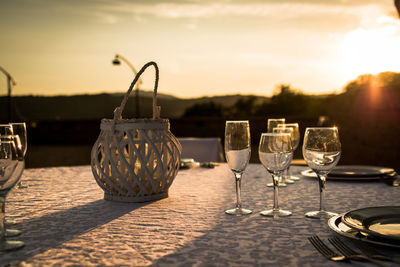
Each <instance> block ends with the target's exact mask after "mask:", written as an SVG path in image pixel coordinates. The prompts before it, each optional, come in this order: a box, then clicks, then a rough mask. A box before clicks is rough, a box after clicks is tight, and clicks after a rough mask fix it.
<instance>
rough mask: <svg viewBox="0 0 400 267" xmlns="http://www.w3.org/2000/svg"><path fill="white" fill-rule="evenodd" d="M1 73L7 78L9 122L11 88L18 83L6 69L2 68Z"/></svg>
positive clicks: (9, 115)
mask: <svg viewBox="0 0 400 267" xmlns="http://www.w3.org/2000/svg"><path fill="white" fill-rule="evenodd" d="M0 71H1V72H3V73H4V75H6V77H7V92H8V94H7V106H8V121H9V122H10V121H11V88H12V86H13V85H16V84H17V82H16V81H15V80H14V78H13V77H12V76H11V75H10V73H8V72H7V71H6V70H5V69H4V68H2V67H1V66H0Z"/></svg>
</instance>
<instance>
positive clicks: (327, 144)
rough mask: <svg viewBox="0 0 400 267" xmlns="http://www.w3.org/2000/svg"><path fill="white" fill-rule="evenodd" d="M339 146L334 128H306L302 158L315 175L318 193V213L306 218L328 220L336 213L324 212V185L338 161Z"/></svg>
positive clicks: (309, 214)
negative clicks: (317, 182)
mask: <svg viewBox="0 0 400 267" xmlns="http://www.w3.org/2000/svg"><path fill="white" fill-rule="evenodd" d="M340 153H341V144H340V140H339V132H338V129H337V128H336V127H316V128H307V129H306V132H305V135H304V143H303V157H304V159H305V161H306V162H307V164H308V166H309V167H310V168H311V169H312V170H313V171H314V172H315V173H316V174H317V176H318V181H319V192H320V207H319V210H318V211H310V212H307V213H306V214H305V216H306V217H308V218H314V219H328V218H331V217H333V216H335V215H337V214H336V213H333V212H329V211H326V210H325V184H326V177H327V175H328V173H329V172H330V171H331V170H332V169H333V168H334V167H335V166H336V164H337V163H338V161H339V159H340Z"/></svg>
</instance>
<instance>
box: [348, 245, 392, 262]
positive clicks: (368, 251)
mask: <svg viewBox="0 0 400 267" xmlns="http://www.w3.org/2000/svg"><path fill="white" fill-rule="evenodd" d="M353 243H354V244H355V245H356V246H357V247H358V248H359V249H360V250H361V251H362V252H363V253H364V254H365V255H367V256H368V257H370V258H373V259H377V260H386V261H392V262H397V263H399V264H400V259H396V258H394V257H389V256H386V255H383V254H382V253H380V252H378V251H377V250H375V249H374V248H373V247H371V246H369V245H367V244H365V243H364V242H362V241H358V240H354V241H353Z"/></svg>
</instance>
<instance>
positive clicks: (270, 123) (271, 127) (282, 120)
mask: <svg viewBox="0 0 400 267" xmlns="http://www.w3.org/2000/svg"><path fill="white" fill-rule="evenodd" d="M284 123H285V118H280V119H268V122H267V132H268V133H272V131H273V130H274V128H276V127H278V125H279V124H284Z"/></svg>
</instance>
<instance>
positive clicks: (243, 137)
mask: <svg viewBox="0 0 400 267" xmlns="http://www.w3.org/2000/svg"><path fill="white" fill-rule="evenodd" d="M250 153H251V146H250V126H249V121H226V125H225V156H226V160H227V162H228V166H229V168H230V169H231V170H232V172H233V174H234V175H235V182H236V207H235V208H233V209H229V210H226V211H225V212H226V213H227V214H230V215H236V216H241V215H246V214H250V213H251V212H252V211H251V210H248V209H243V208H242V203H241V196H240V191H241V180H242V175H243V172H244V170H245V169H246V167H247V164H248V163H249V160H250Z"/></svg>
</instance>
